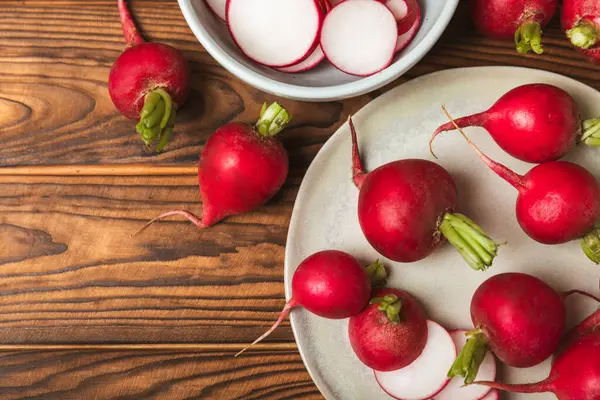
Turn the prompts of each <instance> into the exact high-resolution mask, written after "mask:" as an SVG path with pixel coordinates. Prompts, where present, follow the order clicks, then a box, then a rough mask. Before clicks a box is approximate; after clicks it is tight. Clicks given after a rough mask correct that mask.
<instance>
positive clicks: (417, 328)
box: [348, 288, 427, 371]
mask: <svg viewBox="0 0 600 400" xmlns="http://www.w3.org/2000/svg"><path fill="white" fill-rule="evenodd" d="M348 335H349V337H350V344H351V345H352V349H353V350H354V353H355V354H356V356H357V357H358V358H359V360H360V361H362V363H363V364H365V365H366V366H367V367H369V368H371V369H374V370H376V371H393V370H396V369H400V368H404V367H406V366H407V365H409V364H410V363H412V362H413V361H415V360H416V359H417V357H419V355H420V354H421V352H422V351H423V348H424V347H425V343H426V342H427V319H426V317H425V312H424V311H423V308H422V307H421V305H420V304H419V303H418V302H417V301H416V300H415V299H414V298H413V297H412V296H411V295H410V294H408V293H406V292H405V291H402V290H398V289H390V288H384V289H378V290H376V291H375V292H374V293H373V298H372V299H371V301H370V302H369V306H367V308H365V309H364V310H363V311H362V312H361V313H360V314H356V315H353V316H351V317H350V320H349V322H348Z"/></svg>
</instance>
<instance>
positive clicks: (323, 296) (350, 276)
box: [237, 250, 386, 355]
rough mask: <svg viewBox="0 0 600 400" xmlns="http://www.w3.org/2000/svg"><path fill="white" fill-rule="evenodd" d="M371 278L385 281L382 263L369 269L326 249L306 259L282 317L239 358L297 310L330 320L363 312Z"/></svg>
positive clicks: (297, 273) (337, 252)
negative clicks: (301, 309) (306, 311)
mask: <svg viewBox="0 0 600 400" xmlns="http://www.w3.org/2000/svg"><path fill="white" fill-rule="evenodd" d="M370 275H371V276H374V277H376V278H379V279H381V278H383V279H385V275H386V274H385V268H384V267H383V265H382V264H380V263H379V262H375V263H373V264H371V265H370V266H369V267H367V268H366V269H365V268H364V267H363V266H362V265H361V264H360V263H359V262H358V261H356V259H355V258H354V257H352V256H351V255H350V254H348V253H344V252H342V251H338V250H325V251H320V252H318V253H315V254H313V255H311V256H309V257H307V258H306V259H305V260H304V261H302V262H301V263H300V265H298V268H297V269H296V271H295V272H294V276H293V277H292V298H291V299H290V300H289V301H288V302H287V304H286V305H285V307H284V308H283V310H282V311H281V314H279V318H278V319H277V321H276V322H275V323H274V324H273V326H272V327H271V328H270V329H269V330H268V331H267V332H265V333H264V334H263V335H262V336H261V337H259V338H258V339H256V340H255V341H254V342H253V343H252V344H251V345H250V346H247V347H246V348H244V349H243V350H242V351H240V352H239V353H238V354H237V355H239V354H241V353H243V352H244V351H246V350H247V349H248V348H249V347H251V346H253V345H255V344H256V343H258V342H260V341H262V340H263V339H265V338H266V337H267V336H269V335H270V334H271V333H272V332H273V331H274V330H275V329H277V327H278V326H279V325H280V324H281V322H282V321H283V320H284V319H285V318H286V317H287V316H288V315H289V313H290V311H291V310H292V309H293V308H294V307H304V308H306V309H307V310H308V311H310V312H311V313H313V314H315V315H318V316H320V317H323V318H328V319H343V318H348V317H351V316H353V315H357V314H358V313H360V312H361V311H362V310H363V309H364V308H365V306H366V305H367V304H368V302H369V299H370V297H371V278H370Z"/></svg>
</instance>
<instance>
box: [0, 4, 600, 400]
mask: <svg viewBox="0 0 600 400" xmlns="http://www.w3.org/2000/svg"><path fill="white" fill-rule="evenodd" d="M129 3H130V6H131V10H132V12H133V14H134V16H135V18H136V20H137V22H138V24H139V25H140V27H141V28H142V30H143V33H144V35H145V36H146V37H147V38H148V39H151V40H157V41H164V42H167V43H170V44H172V45H174V46H176V47H178V48H180V49H182V50H183V51H184V53H185V55H186V57H187V58H188V59H189V60H190V62H191V66H192V85H193V90H192V95H191V99H190V101H189V102H188V104H187V105H186V107H185V108H184V109H183V110H182V112H181V113H180V114H179V115H178V125H177V127H176V133H175V137H174V140H173V142H172V143H171V144H170V145H169V146H168V147H167V149H166V151H165V152H164V153H163V154H161V155H160V156H156V155H152V154H151V153H149V152H148V151H147V150H146V149H145V148H144V146H142V145H141V144H140V141H139V139H138V137H137V134H136V133H135V129H134V123H133V122H132V121H128V120H126V119H124V118H123V117H121V116H120V115H119V114H118V113H117V112H116V110H115V109H114V107H113V105H112V103H111V101H110V99H109V97H108V95H107V85H106V80H107V77H108V72H109V69H110V66H111V64H112V62H113V61H114V59H115V58H116V57H117V56H118V55H119V54H120V52H121V51H122V49H123V47H124V44H123V38H122V36H121V28H120V25H119V19H118V13H117V9H116V1H114V0H79V1H77V0H59V1H57V0H35V1H28V0H24V1H23V0H0V134H1V138H2V146H0V374H1V376H2V377H3V379H2V381H1V383H0V399H24V398H27V399H34V398H35V399H78V400H79V399H146V398H148V399H271V398H272V399H300V398H307V399H308V398H310V399H312V398H320V397H321V396H320V395H319V393H318V391H317V389H316V387H315V386H314V385H313V384H312V382H311V380H310V377H309V376H308V374H307V373H306V371H305V369H304V367H303V364H302V362H301V360H300V358H299V355H298V353H297V352H296V350H295V344H294V342H293V336H292V333H291V330H290V327H289V323H287V322H286V323H285V324H284V325H283V326H282V327H281V328H280V329H279V330H278V331H276V332H275V333H274V334H273V335H272V337H271V338H270V339H269V340H268V341H267V342H266V343H265V344H263V345H262V346H259V347H258V348H257V349H256V350H255V351H252V352H249V353H247V354H246V355H244V356H243V357H241V358H240V359H233V357H232V354H233V352H234V351H235V350H237V349H238V348H239V347H240V346H241V345H242V344H243V343H246V342H248V341H250V340H252V339H254V338H255V337H256V336H258V335H259V334H260V333H262V331H263V330H264V329H265V328H266V327H267V326H268V325H269V324H270V323H271V322H272V321H273V320H274V319H275V317H276V316H277V314H278V312H279V310H280V309H281V308H282V306H283V304H284V289H283V275H282V272H283V258H284V251H285V239H286V234H287V229H288V223H289V219H290V216H291V210H292V206H293V202H294V199H295V196H296V193H297V190H298V187H299V184H300V182H301V179H302V176H303V174H304V172H305V171H306V168H307V167H308V165H309V164H310V161H311V160H312V159H313V158H314V156H315V155H316V153H317V151H318V150H319V149H320V148H321V146H322V145H323V143H325V141H326V140H327V139H328V138H329V137H330V136H331V134H332V133H333V132H335V130H336V129H337V128H338V127H339V126H340V125H341V124H342V123H343V122H345V120H346V119H347V116H348V115H349V114H351V113H354V112H356V111H358V110H359V109H360V108H361V107H362V106H364V105H365V104H367V103H368V102H369V101H370V100H371V99H373V98H375V97H377V96H378V95H379V94H381V93H383V92H385V91H386V90H389V89H390V88H391V87H394V86H396V85H398V84H401V83H402V82H404V81H406V80H408V79H412V78H415V77H418V76H421V75H424V74H427V73H430V72H434V71H438V70H442V69H446V68H454V67H465V66H480V65H516V66H524V67H531V68H541V69H545V70H549V71H554V72H557V73H560V74H563V75H567V76H570V77H573V78H576V79H578V80H580V81H582V82H584V83H587V84H589V85H591V86H593V87H595V88H598V89H600V74H599V73H598V72H599V71H600V69H599V68H600V67H598V66H594V65H592V64H590V63H588V62H587V61H585V59H584V58H583V56H582V55H581V54H579V53H577V52H575V51H573V50H572V49H571V48H570V46H569V44H568V43H567V42H566V41H565V40H564V38H563V34H562V33H561V31H560V29H559V24H558V21H557V19H555V20H554V21H553V23H552V24H551V26H550V27H548V29H546V31H545V39H544V40H545V53H544V55H542V56H537V55H526V56H523V55H519V54H517V53H516V52H515V50H514V48H513V45H512V43H511V42H501V41H495V40H490V39H486V38H483V37H481V36H480V35H478V34H476V33H475V32H474V30H473V28H472V25H471V24H470V22H469V19H468V10H467V4H466V2H465V1H463V2H461V4H460V5H459V9H458V11H457V13H456V15H455V17H454V18H453V20H452V22H451V24H450V26H449V27H448V29H447V30H446V32H445V33H444V35H443V37H442V39H441V40H440V41H439V42H438V43H437V44H436V46H435V47H434V49H433V50H432V51H431V52H430V53H429V54H428V55H427V56H426V57H425V58H424V59H423V60H422V61H421V62H420V63H419V64H418V65H417V66H415V67H414V68H413V69H412V70H410V71H409V72H408V73H407V74H406V75H405V76H403V77H401V78H400V79H398V80H396V81H395V82H394V83H392V84H390V85H388V86H387V87H385V88H383V89H381V90H378V91H375V92H373V93H370V94H368V95H364V96H360V97H357V98H354V99H351V100H347V101H342V102H330V103H324V104H316V103H313V104H311V103H301V102H294V101H289V100H282V102H283V104H284V105H285V106H286V108H288V109H289V110H290V112H291V113H292V114H293V116H294V120H293V123H292V124H291V126H290V127H289V128H288V129H287V130H286V131H285V133H284V134H282V135H281V139H282V141H283V142H284V145H285V146H286V148H287V149H288V151H289V152H290V163H291V170H290V178H289V180H288V182H287V183H286V185H285V187H284V189H283V190H282V192H281V193H280V194H279V195H277V196H276V198H275V199H273V201H271V202H270V203H269V204H268V205H266V206H264V207H262V208H260V209H259V210H257V211H256V212H253V213H250V214H247V215H244V216H238V217H234V218H229V219H227V220H226V221H225V222H224V223H221V224H219V225H217V226H215V227H213V228H210V229H207V230H198V229H196V228H195V227H194V226H192V225H191V224H189V223H186V222H182V221H178V220H174V221H165V222H161V223H158V224H156V225H154V226H152V227H151V228H149V229H148V230H146V231H144V232H143V233H142V234H140V235H138V236H134V237H131V234H132V233H133V232H135V231H136V230H137V229H138V228H139V227H140V226H141V225H143V223H144V222H145V221H147V220H148V219H150V218H152V217H154V216H155V215H156V214H158V213H160V212H162V211H165V210H169V209H172V208H179V207H185V208H187V209H189V210H190V211H193V212H196V213H199V212H200V211H201V207H202V205H201V204H200V202H199V194H198V189H197V182H196V177H195V174H196V171H195V163H196V162H197V159H198V155H199V153H200V151H201V150H202V146H203V144H204V142H205V140H206V139H207V138H208V136H209V135H210V134H211V133H212V131H213V130H214V129H215V128H217V127H218V126H220V125H222V124H224V123H226V122H228V121H231V120H239V121H248V122H249V121H252V120H254V119H255V118H256V114H257V112H258V110H259V108H260V105H261V104H262V103H263V101H265V100H266V101H271V100H276V98H275V97H273V96H271V95H267V94H264V93H262V92H260V91H258V90H257V89H254V88H252V87H250V86H248V85H246V84H244V83H242V82H240V81H239V80H237V79H236V78H235V77H233V76H232V75H231V74H230V73H228V72H227V71H225V70H224V69H223V68H221V67H220V66H219V65H218V64H217V63H216V62H215V61H214V60H213V59H212V58H211V57H210V55H208V54H207V53H206V52H205V51H204V50H203V48H202V47H201V46H200V44H199V43H198V41H197V40H196V38H195V37H194V36H193V34H192V33H191V31H190V30H189V28H188V27H187V25H186V23H185V21H184V19H183V17H182V15H181V12H180V11H179V8H178V5H177V2H176V1H175V0H164V1H156V0H134V1H130V2H129ZM2 352H4V353H2Z"/></svg>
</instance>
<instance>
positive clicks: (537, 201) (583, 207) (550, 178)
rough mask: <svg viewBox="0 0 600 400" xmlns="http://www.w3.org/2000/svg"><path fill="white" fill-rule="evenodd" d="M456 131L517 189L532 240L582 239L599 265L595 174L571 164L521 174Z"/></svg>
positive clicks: (599, 190)
mask: <svg viewBox="0 0 600 400" xmlns="http://www.w3.org/2000/svg"><path fill="white" fill-rule="evenodd" d="M442 108H443V110H444V112H445V113H446V115H447V116H448V118H450V119H451V120H452V117H451V116H450V114H448V112H447V110H446V108H445V107H442ZM456 128H457V129H458V130H459V132H460V133H461V135H463V137H464V138H465V140H466V141H467V142H468V143H469V145H470V146H471V147H472V148H473V149H474V150H475V151H476V152H477V154H478V155H479V157H480V158H481V160H482V161H483V162H484V163H485V164H486V165H487V166H488V167H489V168H490V169H491V170H492V171H494V172H495V173H496V174H497V175H498V176H499V177H501V178H502V179H504V180H505V181H506V182H508V183H509V184H511V185H512V186H513V187H514V188H515V189H517V191H518V192H519V195H518V197H517V202H516V216H517V221H518V222H519V225H520V226H521V229H523V231H524V232H525V233H526V234H527V235H528V236H529V237H531V238H532V239H534V240H536V241H538V242H540V243H544V244H560V243H566V242H569V241H571V240H575V239H581V247H582V249H583V251H584V253H585V255H586V256H587V257H588V258H589V259H590V260H592V261H593V262H595V263H596V264H598V263H599V262H600V229H599V228H596V227H595V226H594V224H595V223H596V220H597V219H598V217H600V185H598V182H597V181H596V178H595V177H594V175H592V174H591V173H590V172H589V171H588V170H586V169H585V168H583V167H582V166H580V165H577V164H574V163H571V162H568V161H552V162H547V163H544V164H540V165H537V166H535V167H533V168H532V169H531V170H529V172H528V173H527V174H525V175H519V174H517V173H515V172H514V171H512V170H511V169H509V168H507V167H506V166H504V165H502V164H500V163H498V162H496V161H494V160H492V159H490V158H489V157H488V156H486V155H485V154H484V153H483V152H482V151H481V150H479V148H478V147H477V146H476V145H475V144H474V143H473V142H471V140H470V139H469V137H468V136H467V135H466V134H465V133H464V132H463V130H462V129H461V128H460V127H459V126H458V125H456Z"/></svg>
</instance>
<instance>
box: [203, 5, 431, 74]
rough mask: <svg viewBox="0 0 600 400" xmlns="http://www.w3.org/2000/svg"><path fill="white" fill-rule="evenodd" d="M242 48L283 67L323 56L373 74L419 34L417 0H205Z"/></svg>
mask: <svg viewBox="0 0 600 400" xmlns="http://www.w3.org/2000/svg"><path fill="white" fill-rule="evenodd" d="M206 3H207V4H208V6H209V8H210V9H211V10H212V11H213V12H214V14H215V15H217V16H218V17H219V18H221V19H222V20H223V21H225V22H226V23H227V27H228V28H229V33H230V34H231V37H232V39H233V41H234V42H235V44H236V45H237V46H238V47H239V48H240V50H241V51H242V52H243V53H244V54H245V55H246V56H247V57H248V58H250V59H252V60H253V61H255V62H257V63H259V64H261V65H264V66H267V67H271V68H274V69H277V70H279V71H282V72H287V73H298V72H303V71H308V70H310V69H312V68H314V67H316V66H317V65H319V64H320V63H321V61H323V60H324V59H325V58H326V59H327V60H328V61H329V62H330V63H331V64H333V66H334V67H336V68H337V69H339V70H340V71H342V72H345V73H347V74H350V75H356V76H369V75H373V74H375V73H377V72H379V71H381V70H383V69H385V68H386V67H388V66H389V65H390V64H391V62H392V60H393V57H394V55H395V54H397V53H398V52H400V51H401V50H403V49H404V48H406V46H408V45H409V44H410V42H411V41H412V39H413V38H414V37H415V35H416V34H417V31H418V30H419V26H420V23H421V10H420V7H419V4H418V3H417V0H294V1H289V2H287V1H286V2H282V1H279V0H206Z"/></svg>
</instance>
